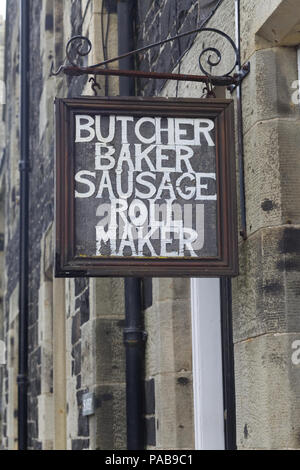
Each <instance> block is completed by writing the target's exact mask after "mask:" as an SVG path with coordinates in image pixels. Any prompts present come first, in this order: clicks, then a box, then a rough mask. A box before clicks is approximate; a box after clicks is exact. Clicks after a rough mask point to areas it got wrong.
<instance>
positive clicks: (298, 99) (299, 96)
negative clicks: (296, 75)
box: [292, 80, 300, 104]
mask: <svg viewBox="0 0 300 470" xmlns="http://www.w3.org/2000/svg"><path fill="white" fill-rule="evenodd" d="M292 89H293V90H295V91H294V92H293V93H292V102H293V104H300V80H295V81H293V83H292Z"/></svg>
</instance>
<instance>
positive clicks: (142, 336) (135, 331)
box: [123, 328, 148, 346]
mask: <svg viewBox="0 0 300 470" xmlns="http://www.w3.org/2000/svg"><path fill="white" fill-rule="evenodd" d="M123 337H124V343H125V344H126V345H129V346H135V345H137V344H143V343H145V342H146V341H147V338H148V334H147V332H146V331H144V330H141V329H140V328H124V332H123Z"/></svg>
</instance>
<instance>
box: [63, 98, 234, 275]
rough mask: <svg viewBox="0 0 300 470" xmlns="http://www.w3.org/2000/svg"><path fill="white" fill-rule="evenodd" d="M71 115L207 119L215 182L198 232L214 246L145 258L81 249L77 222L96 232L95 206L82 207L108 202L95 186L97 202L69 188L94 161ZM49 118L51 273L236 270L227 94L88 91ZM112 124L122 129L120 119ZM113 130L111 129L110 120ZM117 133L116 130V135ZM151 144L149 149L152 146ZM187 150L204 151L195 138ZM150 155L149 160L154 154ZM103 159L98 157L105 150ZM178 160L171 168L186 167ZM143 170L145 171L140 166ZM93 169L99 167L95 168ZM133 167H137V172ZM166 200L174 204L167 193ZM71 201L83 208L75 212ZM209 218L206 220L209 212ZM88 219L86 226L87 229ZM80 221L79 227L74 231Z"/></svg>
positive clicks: (90, 146) (89, 145)
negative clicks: (52, 146)
mask: <svg viewBox="0 0 300 470" xmlns="http://www.w3.org/2000/svg"><path fill="white" fill-rule="evenodd" d="M78 116H79V117H80V116H82V117H83V119H87V118H90V119H91V120H92V119H95V120H96V116H100V117H101V119H103V120H105V119H107V120H108V119H109V118H110V117H111V116H112V117H113V119H115V120H117V119H120V120H122V118H121V117H122V116H123V117H127V118H129V119H130V120H131V121H133V120H135V122H136V121H137V120H139V119H145V120H146V121H147V120H148V121H149V122H151V121H152V123H153V122H154V121H155V119H160V120H164V122H165V123H166V122H169V121H166V120H172V122H175V121H176V120H179V121H180V120H181V122H193V120H195V121H199V119H200V120H201V119H203V120H204V121H205V120H206V122H208V121H213V123H214V138H215V146H214V155H215V163H214V165H215V187H216V190H215V193H216V198H215V209H214V210H215V222H213V223H212V226H211V227H208V229H206V232H205V234H206V235H205V238H206V240H208V242H209V240H210V239H211V238H213V239H214V240H215V241H216V250H212V252H209V254H208V255H207V254H206V255H204V256H202V255H201V250H200V252H197V254H196V255H195V253H194V255H193V256H189V255H187V253H186V251H184V252H182V251H181V252H180V254H178V255H176V256H175V255H173V254H172V256H170V257H168V256H161V255H156V254H155V255H153V253H152V254H151V256H149V254H147V253H144V252H143V253H139V256H136V254H133V253H130V255H129V254H128V252H127V254H125V251H124V252H123V253H122V255H120V254H119V255H118V256H115V253H109V252H107V253H104V254H103V253H101V252H96V248H95V250H94V251H93V250H91V249H88V248H86V247H85V240H83V242H82V238H83V239H84V238H85V233H84V230H83V229H82V228H83V226H84V227H85V228H86V235H87V237H89V236H90V235H88V234H91V233H92V232H91V231H89V230H91V227H92V230H94V231H95V230H96V226H97V221H98V219H97V217H96V214H95V211H92V212H91V214H89V215H88V216H87V215H86V214H84V213H85V212H88V211H89V207H91V206H90V204H92V203H93V204H96V202H97V203H98V205H99V204H100V205H101V203H103V202H107V200H106V201H103V200H102V199H101V197H102V195H103V192H101V196H98V197H99V199H97V201H96V202H95V201H92V200H91V199H89V198H87V199H84V200H83V199H81V200H80V203H79V202H78V199H76V198H75V194H77V195H78V186H79V187H80V188H82V184H81V186H80V184H79V183H80V181H81V182H82V180H80V178H78V177H77V176H76V171H78V169H82V168H84V169H85V170H90V173H89V175H90V176H91V175H92V176H95V175H96V172H95V166H94V167H93V166H92V165H95V150H94V149H95V147H96V143H95V142H94V140H95V139H94V140H93V142H89V143H80V144H78V143H76V139H77V136H78V133H77V132H78V130H77V128H76V125H77V124H78V119H77V117H78ZM147 118H148V119H147ZM56 119H57V121H56V135H57V160H56V276H57V277H88V276H91V277H98V276H99V277H101V276H116V277H118V276H119V277H125V276H141V277H146V276H151V277H155V276H158V277H164V276H165V277H170V276H171V277H177V276H178V277H182V276H188V277H197V276H198V277H201V276H202V277H209V276H211V277H218V276H235V275H237V274H238V255H237V252H238V250H237V220H236V213H237V210H236V187H235V149H234V132H233V128H234V124H233V121H234V118H233V101H232V100H218V99H161V98H108V99H105V98H95V97H83V98H72V99H57V100H56ZM184 120H186V121H184ZM79 122H80V121H79ZM151 125H152V124H150V126H151ZM164 125H166V124H164ZM83 127H84V126H83ZM118 127H120V128H121V124H120V123H119V126H118ZM186 127H188V126H186ZM115 128H117V124H116V126H115ZM140 129H141V128H140ZM143 129H144V131H143V132H146V133H147V132H148V134H147V135H148V136H149V135H150V134H151V132H152V134H153V127H152V128H151V129H149V128H148V129H146V128H143ZM149 132H150V134H149ZM180 132H182V133H183V134H184V132H185V130H183V129H181V131H180ZM186 132H187V131H186ZM121 134H122V133H121V131H120V135H121ZM83 135H86V133H84V132H83ZM120 135H119V137H116V139H118V138H119V140H120V139H121V137H120ZM128 139H129V141H130V142H134V140H132V139H133V138H132V136H131V137H130V138H128ZM130 139H131V140H130ZM148 139H149V137H148ZM83 140H84V139H83ZM135 142H136V141H135ZM195 142H196V141H195ZM119 144H120V142H119V143H117V145H118V146H119ZM99 145H100V147H101V146H102V145H104V146H105V144H103V143H102V144H101V143H100V144H99ZM153 147H155V145H154V146H153ZM118 148H119V147H118ZM130 148H131V149H134V148H136V147H134V144H132V146H131V147H130ZM194 149H195V152H194V153H195V154H196V155H197V154H198V151H199V152H200V153H199V156H200V157H201V159H203V158H204V157H205V155H204V156H203V150H202V154H201V150H200V149H201V144H200V147H199V148H198V151H197V148H196V147H194ZM207 149H208V148H207ZM106 150H107V149H106ZM93 152H94V154H93ZM98 152H99V147H98ZM101 152H102V150H101ZM96 153H97V152H96ZM132 153H133V155H131V157H132V159H133V161H134V160H135V155H134V151H132V150H131V154H132ZM116 154H117V152H116ZM204 154H205V150H204ZM91 155H93V156H91ZM111 158H112V157H111ZM153 158H154V159H155V157H153ZM174 158H175V157H174ZM193 158H194V157H193ZM103 159H105V156H104V155H103ZM170 160H171V157H170ZM88 161H89V162H90V164H91V166H92V167H91V168H87V167H86V165H87V162H88ZM164 165H165V166H167V163H164ZM182 166H183V167H184V168H181V167H180V168H179V169H178V168H177V169H176V172H178V171H182V172H184V171H188V170H187V169H185V168H186V167H185V165H184V164H183V165H182ZM204 167H205V165H204ZM99 168H100V167H98V169H99ZM142 171H145V169H144V170H142ZM150 171H151V170H150ZM174 171H175V170H174ZM198 171H199V170H198ZM200 171H203V170H200ZM98 173H99V171H98V172H97V174H98ZM100 173H101V171H100ZM102 173H103V172H102ZM135 173H138V171H136V172H135ZM163 173H164V171H162V174H163ZM76 178H77V179H76ZM75 179H76V182H75ZM191 179H192V178H191ZM87 184H88V183H87V182H85V185H87ZM100 185H101V184H100ZM90 186H91V184H90ZM97 187H98V186H97ZM85 189H86V187H85ZM204 193H205V190H204ZM94 197H97V196H94ZM200 199H201V197H200ZM82 201H84V203H85V204H86V205H81V206H80V204H83V202H82ZM86 201H88V202H86ZM90 201H91V202H90ZM173 202H176V200H175V201H174V198H173ZM209 202H210V201H209ZM181 204H182V205H183V206H184V204H185V201H183V200H182V201H181ZM193 204H194V208H193V210H194V211H195V210H198V208H199V206H197V204H196V203H195V201H193ZM78 207H82V208H83V209H81V212H80V210H79V209H78ZM95 207H96V206H95ZM210 220H212V218H211V217H210ZM89 225H91V227H90V228H89ZM79 226H81V228H80V229H78V227H79ZM78 230H79V231H80V233H81V240H80V241H79V240H78V233H79V232H78ZM82 233H83V235H82ZM86 241H87V244H89V243H90V246H91V243H94V246H95V247H96V240H91V239H89V240H86ZM204 243H205V242H204ZM172 253H174V252H172Z"/></svg>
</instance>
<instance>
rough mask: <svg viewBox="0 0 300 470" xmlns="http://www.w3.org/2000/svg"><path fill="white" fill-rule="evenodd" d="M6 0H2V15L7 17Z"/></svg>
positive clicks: (0, 11)
mask: <svg viewBox="0 0 300 470" xmlns="http://www.w3.org/2000/svg"><path fill="white" fill-rule="evenodd" d="M5 6H6V0H0V15H2V16H4V17H5Z"/></svg>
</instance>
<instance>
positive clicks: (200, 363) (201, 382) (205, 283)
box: [191, 278, 225, 450]
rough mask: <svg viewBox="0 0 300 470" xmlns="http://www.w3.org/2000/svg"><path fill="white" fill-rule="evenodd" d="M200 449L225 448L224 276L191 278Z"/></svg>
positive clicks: (196, 433)
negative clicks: (222, 299) (222, 305)
mask: <svg viewBox="0 0 300 470" xmlns="http://www.w3.org/2000/svg"><path fill="white" fill-rule="evenodd" d="M191 302H192V309H191V310H192V346H193V388H194V427H195V449H196V450H224V449H225V430H224V398H223V367H222V330H221V303H220V279H206V278H199V279H198V278H197V279H191Z"/></svg>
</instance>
